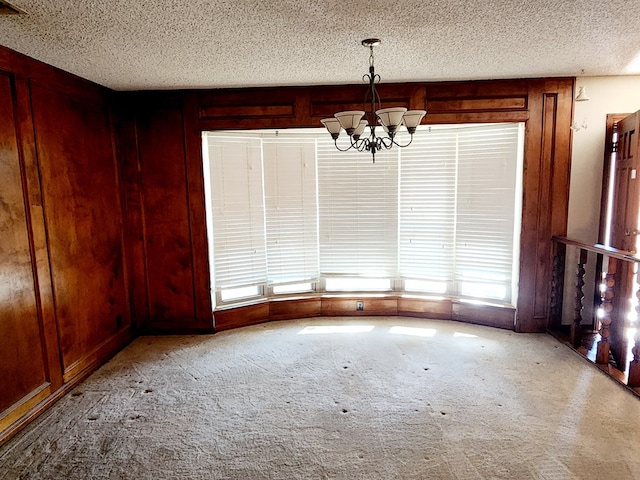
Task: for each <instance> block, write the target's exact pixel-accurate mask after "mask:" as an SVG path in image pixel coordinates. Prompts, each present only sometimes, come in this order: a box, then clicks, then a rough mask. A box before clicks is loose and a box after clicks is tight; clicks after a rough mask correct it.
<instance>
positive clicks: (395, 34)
mask: <svg viewBox="0 0 640 480" xmlns="http://www.w3.org/2000/svg"><path fill="white" fill-rule="evenodd" d="M12 3H13V4H15V5H16V6H17V7H19V8H21V9H23V10H25V11H26V12H27V15H7V16H2V17H0V45H4V46H6V47H9V48H11V49H14V50H17V51H19V52H21V53H24V54H26V55H29V56H31V57H33V58H36V59H38V60H41V61H43V62H45V63H49V64H51V65H54V66H56V67H59V68H61V69H63V70H66V71H69V72H71V73H75V74H77V75H79V76H81V77H84V78H87V79H90V80H93V81H95V82H97V83H99V84H102V85H105V86H107V87H110V88H114V89H117V90H134V89H170V88H208V87H242V86H272V85H273V86H275V85H313V84H344V83H352V84H353V83H358V82H360V79H361V77H362V75H363V74H364V73H366V71H367V67H368V60H367V55H368V52H367V50H366V49H365V48H364V47H362V46H361V45H360V41H361V40H362V39H364V38H368V37H378V38H381V39H382V44H381V45H380V46H379V47H378V48H377V49H376V52H377V53H376V66H377V71H378V73H380V75H381V76H382V80H383V82H396V81H397V82H400V81H436V80H465V79H494V78H522V77H542V76H577V75H580V74H581V70H582V69H584V71H585V75H619V74H638V73H640V57H638V58H636V57H637V55H638V54H639V53H640V29H639V28H637V24H638V18H640V1H638V0H631V1H628V0H626V1H622V0H610V1H607V2H603V1H602V0H582V1H562V2H561V1H558V0H537V1H536V0H534V1H532V0H486V1H485V0H483V1H478V2H475V1H469V0H431V1H415V0H395V1H372V0H352V1H348V2H345V1H343V0H327V1H318V0H266V1H256V0H136V1H132V0H109V1H105V0H100V1H97V0H55V1H52V0H12ZM634 59H635V61H634Z"/></svg>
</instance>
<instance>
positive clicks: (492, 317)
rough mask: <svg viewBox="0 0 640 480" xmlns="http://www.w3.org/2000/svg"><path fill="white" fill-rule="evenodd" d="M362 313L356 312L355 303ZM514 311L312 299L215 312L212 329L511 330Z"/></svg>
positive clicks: (432, 301)
mask: <svg viewBox="0 0 640 480" xmlns="http://www.w3.org/2000/svg"><path fill="white" fill-rule="evenodd" d="M357 301H362V302H364V310H363V311H356V302H357ZM515 312H516V310H515V308H514V307H512V306H509V305H503V306H502V305H493V304H477V303H471V302H467V301H464V300H462V299H457V298H432V297H419V296H400V295H359V296H358V295H353V296H352V295H346V296H342V295H341V296H331V295H325V296H312V297H302V298H291V299H278V300H269V301H264V302H261V303H258V304H254V305H247V306H241V307H237V308H230V309H226V310H219V311H217V312H215V314H214V317H215V330H216V331H217V332H221V331H224V330H231V329H234V328H240V327H246V326H249V325H256V324H259V323H264V322H271V321H276V320H293V319H297V318H311V317H344V316H347V317H356V318H357V317H371V316H400V317H417V318H429V319H439V320H456V321H460V322H465V323H473V324H478V325H485V326H489V327H497V328H504V329H507V330H514V329H515Z"/></svg>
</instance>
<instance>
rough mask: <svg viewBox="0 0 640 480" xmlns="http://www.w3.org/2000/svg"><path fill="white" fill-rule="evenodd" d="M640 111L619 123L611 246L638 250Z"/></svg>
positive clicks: (633, 250) (632, 250) (631, 250)
mask: <svg viewBox="0 0 640 480" xmlns="http://www.w3.org/2000/svg"><path fill="white" fill-rule="evenodd" d="M639 120H640V111H638V112H636V113H634V114H632V115H629V116H627V117H625V118H624V119H623V120H621V121H620V122H618V148H617V155H616V156H617V158H616V166H615V172H614V175H615V180H614V193H613V212H612V215H611V222H612V225H611V246H612V247H615V248H619V249H621V250H627V251H630V252H634V253H635V252H636V251H637V249H638V248H637V237H638V205H639V204H640V197H639V192H638V173H639V172H638V133H639V128H638V127H639V125H638V121H639Z"/></svg>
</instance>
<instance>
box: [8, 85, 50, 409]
mask: <svg viewBox="0 0 640 480" xmlns="http://www.w3.org/2000/svg"><path fill="white" fill-rule="evenodd" d="M12 92H13V88H12V78H11V77H9V76H8V75H4V74H1V73H0V179H2V188H0V265H1V268H0V417H2V416H3V412H5V411H6V410H7V409H8V408H9V407H12V406H14V405H15V404H17V403H18V402H19V401H21V400H25V399H26V398H28V397H29V396H31V395H34V394H37V393H38V391H40V390H42V388H45V387H46V384H48V378H47V377H48V375H47V362H46V358H47V355H46V350H45V345H44V343H43V338H42V337H41V328H40V320H39V318H38V311H37V303H36V300H37V299H36V289H35V284H34V277H33V267H32V263H31V251H30V244H29V237H28V224H27V212H26V211H25V200H24V194H23V182H22V174H21V168H20V156H19V152H18V139H17V132H16V128H15V118H16V117H15V112H14V108H13V106H14V96H13V93H12Z"/></svg>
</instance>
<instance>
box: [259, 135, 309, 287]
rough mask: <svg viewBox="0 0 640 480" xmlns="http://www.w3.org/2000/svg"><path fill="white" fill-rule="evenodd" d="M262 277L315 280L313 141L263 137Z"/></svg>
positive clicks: (276, 281)
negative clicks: (264, 244) (264, 266)
mask: <svg viewBox="0 0 640 480" xmlns="http://www.w3.org/2000/svg"><path fill="white" fill-rule="evenodd" d="M263 165H264V189H265V225H266V242H267V274H268V275H267V276H268V280H269V283H270V284H284V283H292V282H305V281H316V280H317V278H318V218H317V202H316V198H317V195H316V142H315V139H313V138H311V139H309V138H307V139H304V138H302V139H299V138H295V137H294V138H287V137H284V136H283V135H278V136H277V137H272V138H264V139H263Z"/></svg>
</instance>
